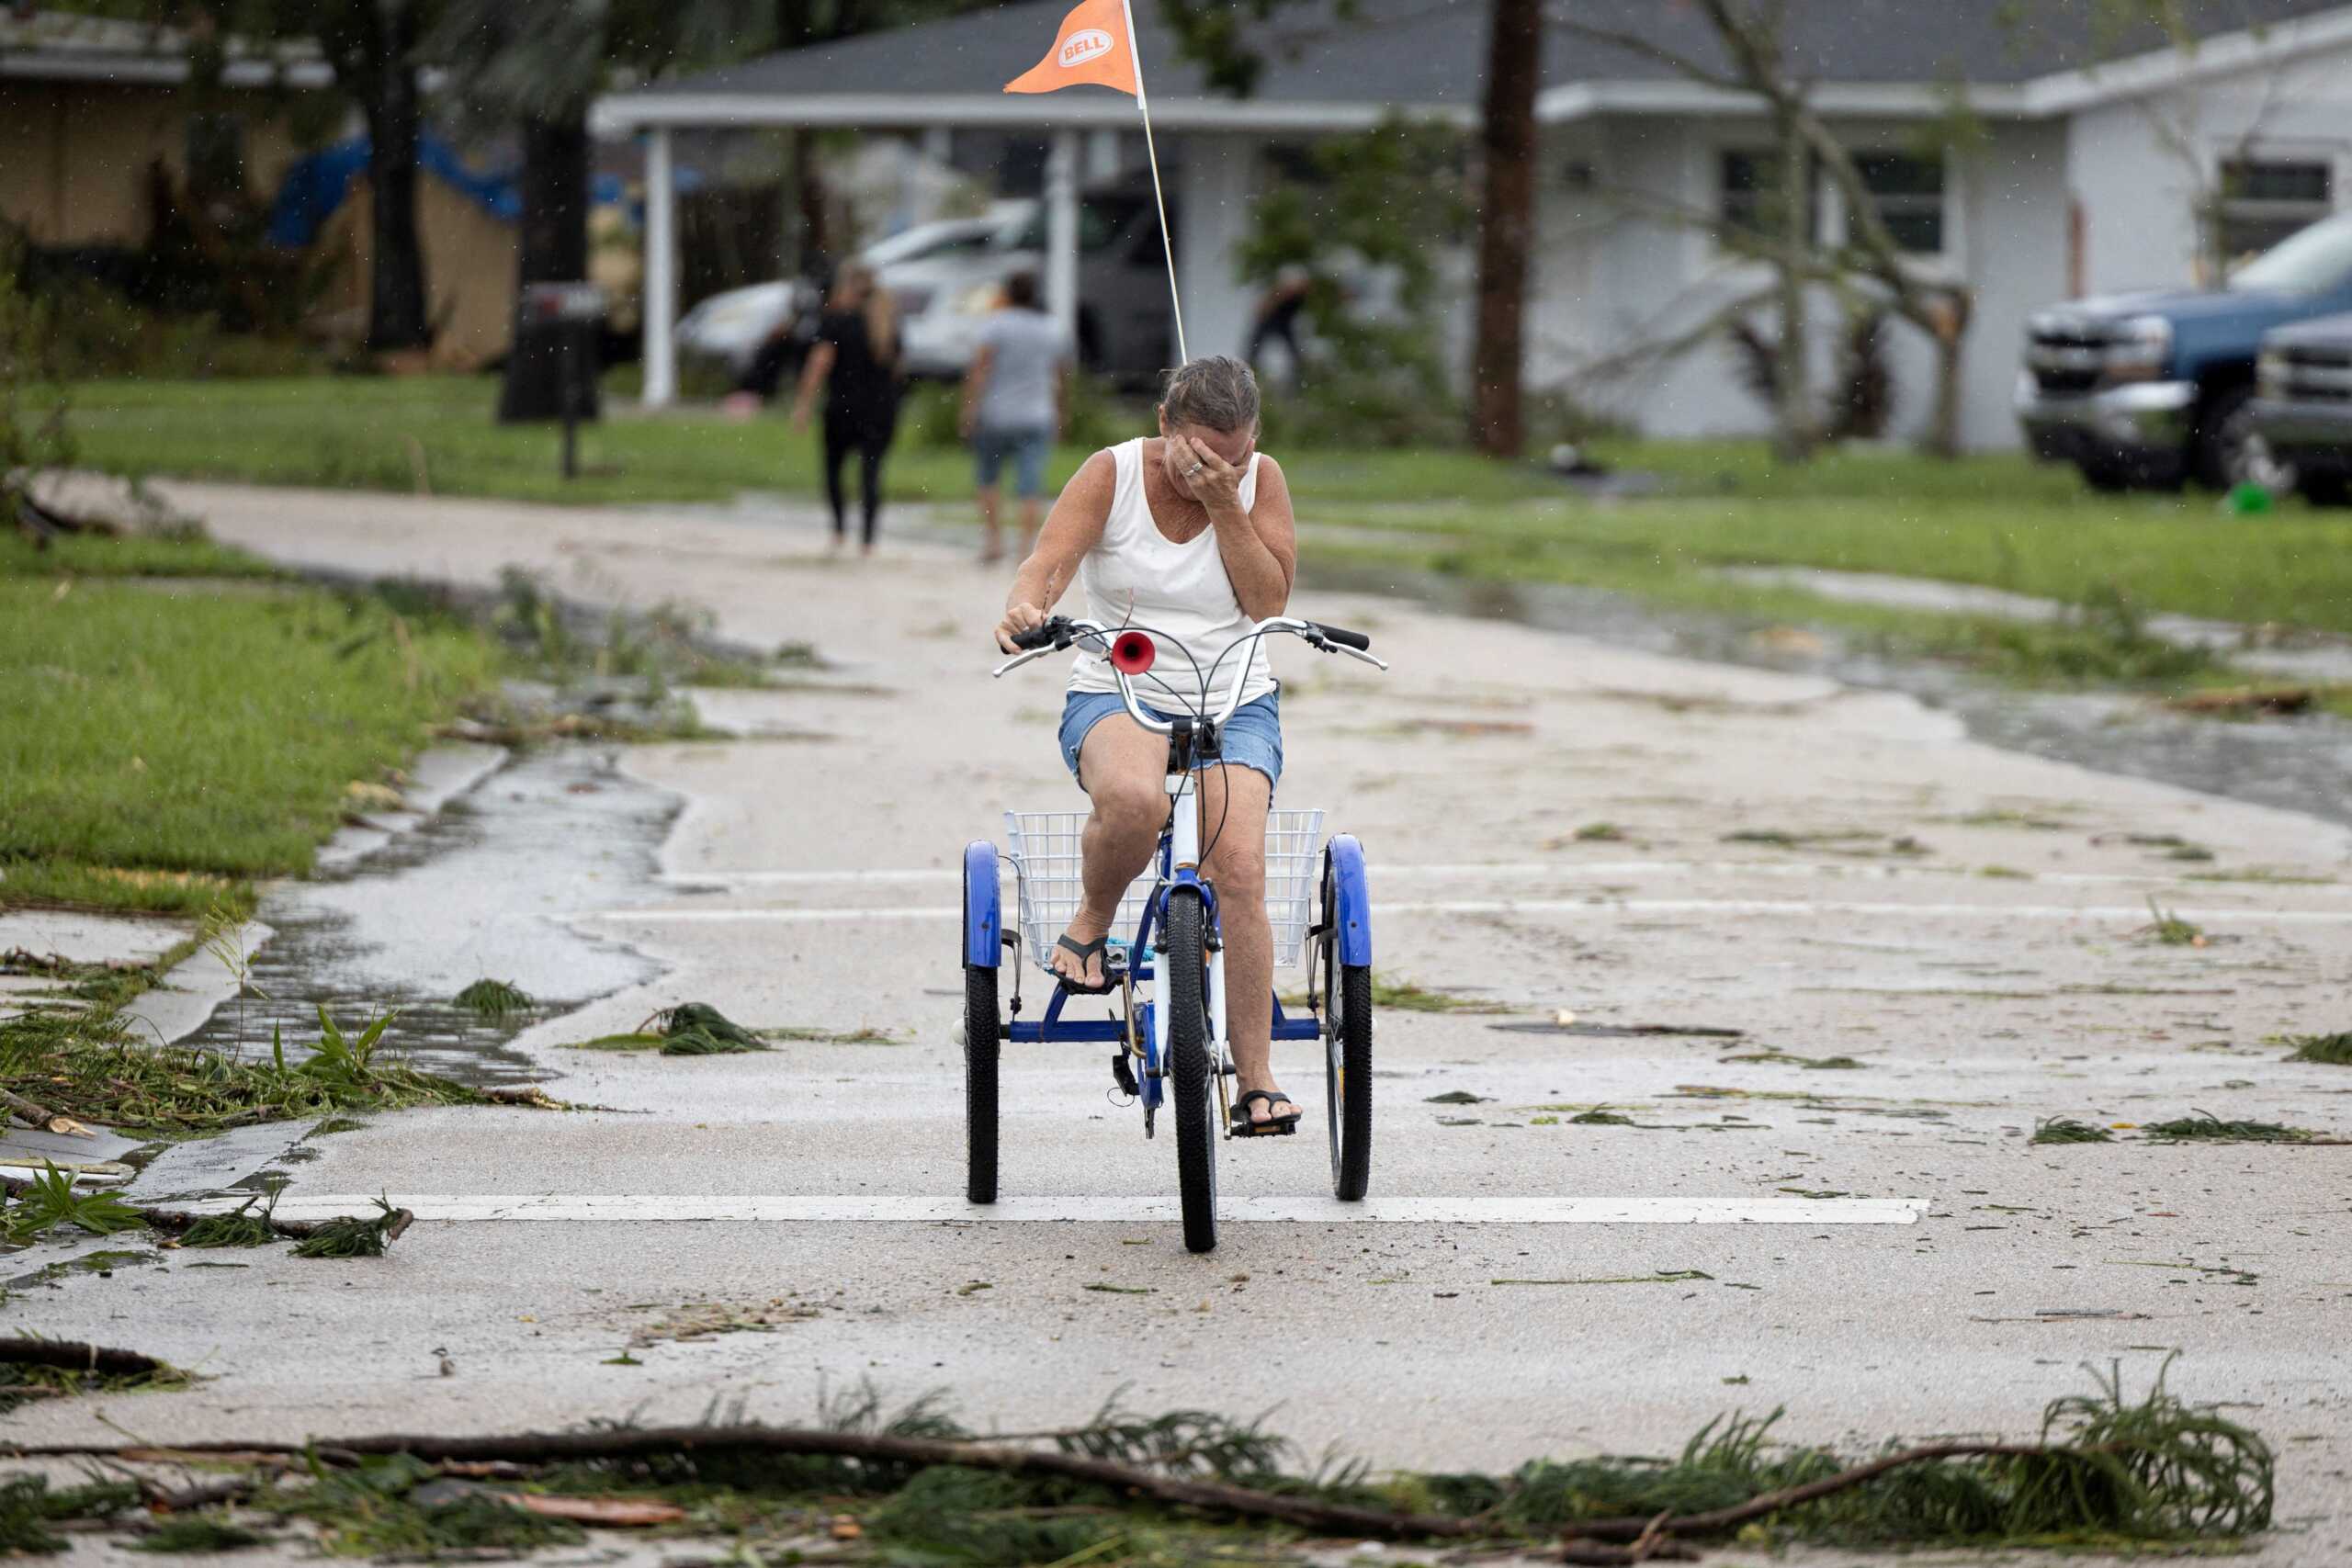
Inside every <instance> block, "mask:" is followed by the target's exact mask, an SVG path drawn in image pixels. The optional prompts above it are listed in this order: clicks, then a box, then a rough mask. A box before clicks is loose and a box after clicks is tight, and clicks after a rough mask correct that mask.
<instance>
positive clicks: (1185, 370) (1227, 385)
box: [1159, 354, 1258, 431]
mask: <svg viewBox="0 0 2352 1568" xmlns="http://www.w3.org/2000/svg"><path fill="white" fill-rule="evenodd" d="M1159 412H1161V413H1162V414H1164V415H1166V416H1167V419H1168V423H1170V425H1171V426H1173V425H1179V424H1193V425H1199V426H1200V427H1202V428H1203V429H1205V430H1216V431H1234V430H1250V429H1254V428H1255V427H1256V425H1257V423H1258V378H1257V376H1256V375H1255V374H1254V373H1253V372H1252V371H1251V370H1250V367H1249V366H1247V365H1246V364H1244V363H1242V362H1241V361H1240V360H1238V359H1236V358H1234V357H1233V356H1232V355H1225V354H1212V355H1208V356H1207V357H1206V358H1204V359H1193V360H1188V361H1187V362H1186V363H1185V364H1184V365H1182V367H1179V368H1177V369H1174V370H1170V371H1167V372H1165V373H1164V374H1163V375H1162V377H1161V379H1160V393H1159Z"/></svg>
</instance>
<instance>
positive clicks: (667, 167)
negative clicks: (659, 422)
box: [641, 125, 678, 409]
mask: <svg viewBox="0 0 2352 1568" xmlns="http://www.w3.org/2000/svg"><path fill="white" fill-rule="evenodd" d="M642 314H643V316H644V320H645V385H644V389H643V391H642V394H641V395H642V398H643V400H644V403H645V406H646V407H647V408H650V409H658V408H667V407H668V406H669V405H670V404H671V403H672V402H673V401H674V400H676V398H677V395H678V343H677V337H676V327H677V320H678V188H677V179H676V174H675V171H674V169H673V167H672V165H671V162H670V128H669V127H668V126H666V125H657V126H655V127H654V128H653V129H652V130H651V131H650V132H649V133H648V137H647V141H646V147H645V299H644V306H643V311H642Z"/></svg>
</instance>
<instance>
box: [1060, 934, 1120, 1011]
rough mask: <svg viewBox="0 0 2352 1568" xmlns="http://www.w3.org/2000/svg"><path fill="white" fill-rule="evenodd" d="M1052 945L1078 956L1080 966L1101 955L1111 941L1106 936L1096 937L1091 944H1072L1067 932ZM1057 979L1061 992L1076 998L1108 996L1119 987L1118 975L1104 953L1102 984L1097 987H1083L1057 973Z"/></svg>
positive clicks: (1077, 982)
mask: <svg viewBox="0 0 2352 1568" xmlns="http://www.w3.org/2000/svg"><path fill="white" fill-rule="evenodd" d="M1054 945H1055V946H1056V947H1059V948H1062V949H1064V950H1066V951H1068V952H1070V953H1076V954H1078V961H1079V962H1080V964H1083V963H1085V962H1086V961H1087V960H1088V959H1090V958H1091V957H1093V956H1094V955H1095V954H1096V953H1102V952H1103V949H1104V948H1106V947H1108V946H1110V945H1111V939H1110V938H1109V937H1107V936H1098V937H1096V938H1095V939H1094V940H1093V941H1092V942H1072V941H1070V939H1069V932H1068V931H1064V932H1063V933H1062V937H1061V940H1060V941H1059V942H1056V943H1055V944H1054ZM1057 978H1058V979H1060V981H1061V983H1062V989H1063V990H1065V991H1068V992H1069V993H1070V994H1071V995H1072V996H1077V997H1103V996H1108V995H1110V994H1111V992H1113V991H1114V990H1116V989H1117V988H1118V986H1119V975H1118V974H1117V973H1116V972H1114V970H1113V969H1112V967H1111V960H1110V955H1109V954H1107V953H1104V955H1103V983H1102V984H1101V985H1099V986H1089V985H1084V984H1081V983H1080V982H1079V981H1077V980H1073V979H1071V978H1070V977H1069V976H1067V975H1060V974H1058V973H1057Z"/></svg>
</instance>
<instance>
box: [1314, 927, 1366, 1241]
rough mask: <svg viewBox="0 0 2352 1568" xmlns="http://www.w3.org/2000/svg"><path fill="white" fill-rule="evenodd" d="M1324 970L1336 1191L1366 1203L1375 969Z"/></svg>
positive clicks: (1327, 1101) (1335, 965)
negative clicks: (1364, 1196) (1364, 1198)
mask: <svg viewBox="0 0 2352 1568" xmlns="http://www.w3.org/2000/svg"><path fill="white" fill-rule="evenodd" d="M1331 945H1332V947H1333V949H1334V950H1335V951H1334V952H1333V953H1332V954H1331V957H1332V963H1331V964H1330V965H1329V967H1328V968H1327V969H1326V970H1325V971H1324V998H1325V1001H1324V1008H1325V1013H1324V1016H1325V1017H1326V1018H1327V1019H1329V1025H1328V1028H1327V1032H1326V1033H1325V1035H1324V1043H1323V1054H1324V1057H1323V1084H1324V1107H1325V1111H1326V1115H1327V1118H1328V1121H1329V1126H1330V1129H1331V1190H1332V1192H1333V1193H1334V1194H1335V1195H1336V1196H1337V1197H1338V1198H1339V1200H1340V1201H1341V1202H1342V1203H1354V1202H1360V1201H1363V1195H1364V1193H1365V1191H1366V1190H1368V1189H1369V1188H1370V1187H1371V1185H1372V970H1371V969H1370V968H1369V967H1368V966H1367V965H1364V964H1340V963H1339V962H1338V959H1339V954H1338V953H1337V951H1336V949H1337V948H1338V946H1339V943H1338V942H1336V941H1333V942H1332V944H1331Z"/></svg>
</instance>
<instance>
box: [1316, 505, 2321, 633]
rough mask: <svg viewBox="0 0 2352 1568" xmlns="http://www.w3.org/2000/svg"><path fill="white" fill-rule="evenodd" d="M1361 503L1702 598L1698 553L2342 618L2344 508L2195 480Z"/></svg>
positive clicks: (1533, 571)
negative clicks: (2030, 488)
mask: <svg viewBox="0 0 2352 1568" xmlns="http://www.w3.org/2000/svg"><path fill="white" fill-rule="evenodd" d="M1921 466H1922V467H1927V468H1932V467H1933V466H1932V465H1921ZM2030 477H2032V478H2034V479H2039V478H2040V476H2039V475H2038V474H2036V475H2031V476H2030ZM2019 488H2020V489H2023V488H2024V487H2022V486H2021V487H2019ZM1358 521H1360V522H1362V523H1363V524H1366V525H1370V526H1371V527H1374V528H1377V529H1381V530H1384V531H1386V532H1389V533H1392V534H1395V535H1397V536H1399V542H1400V544H1401V543H1402V542H1403V541H1404V540H1405V539H1410V540H1411V542H1412V547H1413V553H1414V554H1415V555H1416V556H1418V557H1419V558H1421V559H1423V560H1424V561H1425V562H1427V563H1428V564H1431V565H1434V566H1436V567H1437V568H1438V569H1439V570H1448V571H1457V572H1464V573H1468V574H1472V575H1476V576H1482V577H1498V578H1526V579H1534V580H1539V581H1577V582H1589V583H1593V584H1595V585H1598V586H1602V587H1618V588H1624V589H1628V590H1630V591H1634V592H1642V593H1645V595H1648V596H1651V597H1657V598H1665V599H1670V600H1675V601H1678V602H1684V603H1692V604H1701V605H1707V606H1712V605H1719V604H1736V602H1737V601H1738V600H1739V599H1740V598H1741V597H1742V596H1743V595H1744V594H1745V593H1746V592H1750V591H1749V590H1746V589H1741V588H1737V587H1736V586H1734V585H1732V584H1729V583H1726V582H1725V581H1723V580H1722V579H1721V578H1720V577H1719V576H1717V575H1716V574H1714V573H1713V572H1712V571H1711V570H1709V569H1711V568H1720V567H1769V566H1795V567H1814V568H1827V569H1831V570H1840V571H1868V572H1888V573H1894V574H1898V575H1905V576H1915V577H1928V578H1936V579H1939V580H1942V581H1952V582H1965V583H1973V584H1982V585H1985V586H1988V587H1994V588H2001V589H2007V590H2010V591H2012V592H2019V593H2029V594H2034V595H2037V596H2040V597H2043V598H2049V599H2057V600H2061V601H2064V602H2067V603H2081V602H2083V601H2086V600H2087V599H2090V598H2093V597H2095V596H2098V595H2102V594H2105V593H2107V592H2109V591H2110V590H2115V591H2120V592H2122V593H2124V594H2125V595H2126V596H2128V597H2129V599H2130V600H2131V603H2132V604H2135V605H2137V606H2138V607H2140V608H2141V609H2143V610H2148V611H2154V610H2170V611H2177V612H2180V613H2183V614H2188V615H2208V616H2212V617H2214V618H2217V619H2222V620H2233V621H2245V622H2278V623H2282V624H2286V625H2291V626H2308V627H2312V628H2316V629H2321V630H2325V631H2332V632H2339V633H2352V513H2344V512H2327V511H2315V510H2312V509H2310V508H2307V507H2304V506H2302V505H2301V504H2300V503H2294V504H2290V505H2284V506H2282V507H2281V509H2280V510H2279V511H2278V512H2277V513H2272V514H2270V515H2267V516H2262V517H2253V518H2232V517H2224V516H2222V515H2221V514H2220V512H2219V510H2218V507H2217V505H2216V503H2215V502H2214V501H2213V500H2212V498H2211V497H2200V496H2189V497H2124V498H2120V499H2118V498H2110V497H2104V496H2092V495H2089V494H2087V493H2086V494H2082V495H2061V496H2059V497H2056V498H2054V499H2052V498H2037V497H2032V496H2030V495H2022V494H2011V495H1995V496H1986V497H1983V498H1973V497H1967V496H1959V495H1951V496H1942V495H1938V496H1930V497H1928V498H1925V499H1922V498H1920V497H1919V496H1917V494H1916V493H1909V492H1906V493H1904V494H1902V495H1900V496H1896V497H1890V498H1887V499H1869V498H1862V497H1857V496H1848V495H1839V494H1835V493H1832V494H1827V495H1818V496H1804V497H1786V498H1783V497H1781V496H1773V495H1766V496H1747V495H1727V496H1723V497H1720V498H1705V499H1702V498H1699V497H1687V496H1674V497H1668V498H1663V499H1658V500H1651V501H1642V502H1627V503H1623V504H1618V505H1594V504H1590V503H1587V502H1567V501H1554V502H1543V503H1525V504H1520V505H1513V506H1507V507H1487V508H1479V509H1475V510H1474V509H1470V508H1464V507H1458V506H1432V507H1419V506H1415V507H1396V508H1388V509H1384V510H1383V511H1381V512H1380V513H1377V514H1376V515H1371V516H1366V517H1363V518H1361V519H1359V520H1358ZM1431 536H1434V537H1431Z"/></svg>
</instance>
